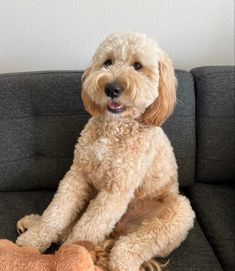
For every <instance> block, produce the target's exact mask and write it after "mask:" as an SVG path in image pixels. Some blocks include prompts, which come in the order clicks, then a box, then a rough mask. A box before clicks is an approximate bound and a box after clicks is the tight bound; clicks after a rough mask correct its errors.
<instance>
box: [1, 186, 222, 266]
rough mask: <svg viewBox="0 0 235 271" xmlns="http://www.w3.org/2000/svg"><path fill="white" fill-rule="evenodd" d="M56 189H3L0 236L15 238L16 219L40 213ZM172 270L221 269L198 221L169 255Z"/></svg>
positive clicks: (13, 239)
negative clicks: (184, 239)
mask: <svg viewBox="0 0 235 271" xmlns="http://www.w3.org/2000/svg"><path fill="white" fill-rule="evenodd" d="M53 194H54V191H53V190H35V191H18V192H0V214H1V216H0V239H3V238H7V239H10V240H12V241H15V239H16V238H17V235H18V234H17V232H16V222H17V220H18V219H20V218H21V217H23V216H24V215H26V214H31V213H39V214H41V213H42V212H43V210H44V209H45V208H46V206H47V205H48V204H49V202H50V201H51V199H52V197H53ZM168 270H169V271H173V270H174V271H184V270H185V271H196V270H198V271H199V270H200V271H201V270H203V271H211V270H213V271H222V269H221V266H220V264H219V262H218V260H217V258H216V257H215V255H214V253H213V250H212V248H211V246H210V244H209V243H208V242H207V240H206V238H205V236H204V234H203V232H202V231H201V228H200V226H199V225H198V223H197V222H196V223H195V227H194V229H193V230H191V231H190V234H189V236H188V238H187V240H186V241H185V242H184V243H183V244H182V245H181V246H180V247H179V248H178V249H177V250H175V251H174V252H173V254H172V255H171V256H170V264H169V267H168Z"/></svg>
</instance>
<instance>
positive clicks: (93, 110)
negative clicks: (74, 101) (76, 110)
mask: <svg viewBox="0 0 235 271" xmlns="http://www.w3.org/2000/svg"><path fill="white" fill-rule="evenodd" d="M90 72H91V67H89V68H87V69H86V70H85V72H84V73H83V75H82V93H81V97H82V101H83V104H84V107H85V109H86V111H87V112H88V113H90V115H91V116H99V115H100V114H101V113H102V109H101V108H100V106H99V105H97V104H96V103H95V102H93V101H92V99H91V98H90V96H89V95H88V94H87V92H86V90H85V87H86V86H85V85H86V84H85V83H84V82H85V80H86V78H87V77H88V76H89V73H90Z"/></svg>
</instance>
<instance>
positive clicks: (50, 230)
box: [16, 166, 89, 252]
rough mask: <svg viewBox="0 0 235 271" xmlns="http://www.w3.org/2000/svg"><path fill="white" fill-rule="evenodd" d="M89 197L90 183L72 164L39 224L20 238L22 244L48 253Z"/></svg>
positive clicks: (17, 242)
mask: <svg viewBox="0 0 235 271" xmlns="http://www.w3.org/2000/svg"><path fill="white" fill-rule="evenodd" d="M88 196H89V185H88V183H87V182H86V180H85V178H84V176H83V174H82V172H80V170H78V169H77V168H76V166H72V167H71V169H70V170H69V171H68V172H67V173H66V175H65V177H64V179H63V180H62V181H61V182H60V185H59V188H58V191H57V193H56V194H55V196H54V198H53V200H52V202H51V203H50V204H49V206H48V207H47V209H46V210H45V211H44V213H43V214H42V217H41V219H40V221H39V222H38V223H36V224H35V225H33V226H32V227H31V228H29V229H28V230H27V231H26V232H25V233H23V234H22V235H21V236H19V237H18V239H17V241H16V244H17V245H19V246H32V247H35V248H37V249H39V250H40V252H44V251H45V250H46V249H47V248H48V247H49V246H50V245H51V243H52V242H57V241H58V238H59V236H60V235H61V234H62V233H63V231H64V230H65V229H66V228H67V227H68V226H69V225H70V224H71V223H72V222H73V221H74V219H75V218H76V216H77V214H78V213H79V211H80V210H81V209H82V207H83V206H84V204H85V200H86V199H87V198H88Z"/></svg>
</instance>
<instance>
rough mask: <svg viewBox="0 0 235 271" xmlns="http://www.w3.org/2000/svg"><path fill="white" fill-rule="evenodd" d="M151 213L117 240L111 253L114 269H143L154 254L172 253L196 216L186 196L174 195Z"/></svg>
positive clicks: (128, 270) (111, 264)
mask: <svg viewBox="0 0 235 271" xmlns="http://www.w3.org/2000/svg"><path fill="white" fill-rule="evenodd" d="M159 205H160V207H159ZM151 216H152V217H148V218H147V219H146V218H144V220H143V221H142V222H141V223H139V225H138V226H137V227H133V228H132V229H131V231H129V232H128V231H127V234H126V235H124V236H121V237H120V238H119V240H118V241H117V242H116V243H115V246H114V248H113V249H112V251H111V254H110V262H109V268H110V270H111V271H130V270H131V271H139V269H140V267H141V265H142V264H143V263H144V262H146V261H149V260H150V259H151V258H152V257H154V256H158V257H166V256H168V255H169V254H170V253H171V252H172V251H173V250H174V249H175V248H177V247H178V246H179V245H180V244H181V242H182V241H183V240H184V239H185V238H186V236H187V233H188V231H189V230H190V229H191V228H192V227H193V221H194V216H195V215H194V212H193V210H192V208H191V206H190V203H189V200H188V199H187V198H186V197H184V196H181V195H173V196H172V195H171V196H168V197H167V198H165V199H163V200H162V201H160V203H159V204H158V208H157V210H156V212H153V213H151Z"/></svg>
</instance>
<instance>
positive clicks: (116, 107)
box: [107, 100, 126, 113]
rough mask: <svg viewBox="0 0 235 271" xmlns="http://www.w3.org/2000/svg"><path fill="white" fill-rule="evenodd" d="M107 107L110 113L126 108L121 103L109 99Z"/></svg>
mask: <svg viewBox="0 0 235 271" xmlns="http://www.w3.org/2000/svg"><path fill="white" fill-rule="evenodd" d="M107 109H108V111H110V112H112V113H122V112H123V111H125V110H126V108H125V106H124V105H123V104H121V103H117V102H115V101H113V100H109V101H108V103H107Z"/></svg>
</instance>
